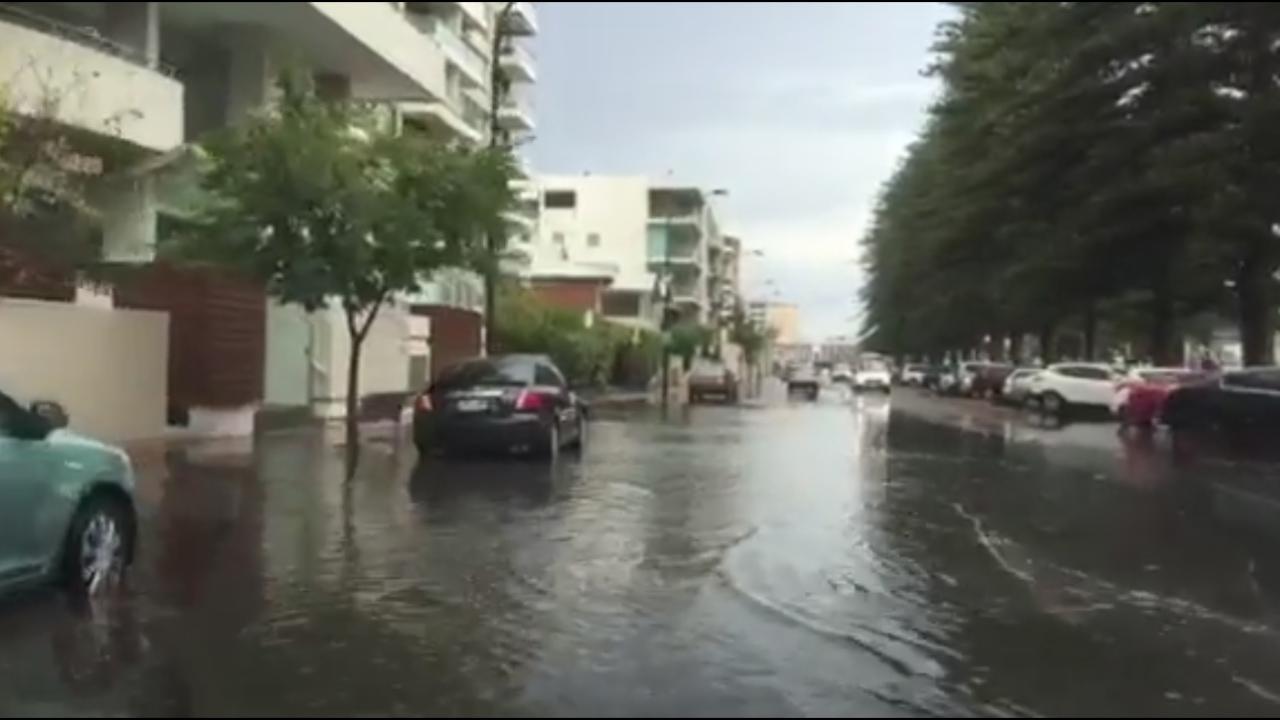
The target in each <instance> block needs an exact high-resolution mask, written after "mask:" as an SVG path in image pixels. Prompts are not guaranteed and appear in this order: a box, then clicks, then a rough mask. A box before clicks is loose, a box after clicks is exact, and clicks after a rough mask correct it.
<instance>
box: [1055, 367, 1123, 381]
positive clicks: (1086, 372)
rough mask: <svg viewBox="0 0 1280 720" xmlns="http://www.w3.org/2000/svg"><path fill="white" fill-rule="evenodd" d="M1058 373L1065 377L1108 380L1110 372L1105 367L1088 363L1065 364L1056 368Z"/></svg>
mask: <svg viewBox="0 0 1280 720" xmlns="http://www.w3.org/2000/svg"><path fill="white" fill-rule="evenodd" d="M1058 374H1059V375H1066V376H1067V377H1072V378H1079V379H1081V380H1110V379H1111V372H1110V371H1108V370H1106V369H1105V368H1100V367H1090V366H1088V365H1067V366H1066V367H1062V368H1059V369H1058Z"/></svg>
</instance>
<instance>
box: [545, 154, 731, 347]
mask: <svg viewBox="0 0 1280 720" xmlns="http://www.w3.org/2000/svg"><path fill="white" fill-rule="evenodd" d="M534 186H535V188H536V194H537V196H538V203H539V207H538V224H537V232H536V233H534V234H533V235H531V236H530V238H529V240H528V242H527V245H526V246H525V247H524V248H523V249H524V251H525V252H526V253H527V254H528V256H529V257H530V258H531V262H530V264H529V267H528V269H527V270H526V271H525V273H524V275H525V277H527V278H530V279H537V278H540V277H564V276H569V275H572V274H575V273H581V272H592V273H603V274H606V275H608V276H609V277H611V279H612V280H611V282H610V284H609V286H608V287H607V288H606V289H605V291H604V296H603V301H602V312H603V314H604V316H605V317H606V318H608V319H609V320H611V321H614V322H619V323H623V324H632V325H638V326H641V327H645V328H648V329H657V328H659V327H660V325H661V314H662V302H663V299H664V298H665V297H667V295H668V293H669V296H670V298H671V303H672V306H673V311H674V312H675V313H677V314H678V317H679V318H680V319H684V320H689V321H694V322H698V323H702V324H718V323H719V322H720V320H721V319H722V318H724V317H725V316H726V312H728V310H729V309H730V308H732V307H733V306H734V304H736V302H737V300H736V298H737V293H738V286H737V283H738V273H737V259H736V258H737V254H738V252H739V249H738V248H739V243H738V241H737V240H736V239H731V238H730V239H727V238H726V236H724V235H723V234H722V233H721V231H720V228H719V223H718V221H717V218H716V213H715V212H714V209H713V207H712V204H711V202H710V196H709V194H708V193H706V192H704V191H703V190H701V189H699V188H695V187H677V186H669V185H662V184H655V183H653V182H651V181H650V180H649V179H647V178H645V177H642V176H596V175H581V176H573V175H561V176H556V175H541V176H538V177H537V178H536V181H535V182H534ZM727 240H728V241H727Z"/></svg>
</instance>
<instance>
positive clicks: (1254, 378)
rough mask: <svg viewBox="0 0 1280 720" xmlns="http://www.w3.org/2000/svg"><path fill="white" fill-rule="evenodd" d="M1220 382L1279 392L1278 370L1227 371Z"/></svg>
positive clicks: (1239, 386)
mask: <svg viewBox="0 0 1280 720" xmlns="http://www.w3.org/2000/svg"><path fill="white" fill-rule="evenodd" d="M1222 384H1223V385H1226V386H1228V387H1238V388H1245V389H1248V390H1269V391H1273V392H1280V370H1240V371H1237V372H1231V373H1227V374H1226V375H1225V376H1224V377H1223V378H1222Z"/></svg>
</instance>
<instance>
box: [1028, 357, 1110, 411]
mask: <svg viewBox="0 0 1280 720" xmlns="http://www.w3.org/2000/svg"><path fill="white" fill-rule="evenodd" d="M1119 379H1120V376H1119V375H1118V374H1117V373H1116V372H1115V371H1114V370H1112V369H1111V367H1110V366H1108V365H1101V364H1096V363H1057V364H1054V365H1050V366H1049V367H1047V368H1045V369H1044V370H1043V371H1041V372H1040V374H1038V375H1036V376H1035V379H1034V380H1032V381H1031V389H1030V403H1031V404H1032V405H1033V406H1034V407H1037V408H1039V409H1040V410H1042V411H1044V413H1045V414H1047V415H1051V416H1054V417H1061V416H1062V415H1064V414H1066V413H1067V412H1068V411H1069V410H1071V409H1073V408H1077V409H1104V410H1105V409H1108V408H1109V407H1110V405H1111V398H1112V397H1113V396H1114V395H1115V383H1116V381H1117V380H1119Z"/></svg>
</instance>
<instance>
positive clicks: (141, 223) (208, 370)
mask: <svg viewBox="0 0 1280 720" xmlns="http://www.w3.org/2000/svg"><path fill="white" fill-rule="evenodd" d="M508 5H509V4H508V3H474V2H459V3H404V2H387V3H381V2H283V3H223V2H210V3H198V2H128V3H124V2H65V3H35V2H5V3H0V86H3V90H4V92H3V96H4V102H5V103H6V104H7V105H8V106H9V107H10V108H12V109H14V110H16V111H18V112H19V113H26V114H35V113H37V112H39V113H45V114H51V115H52V116H53V118H54V119H55V120H56V121H57V122H59V123H61V124H63V125H65V126H66V128H67V129H68V130H69V132H68V137H71V138H73V142H75V143H76V145H77V151H79V152H82V153H83V154H84V155H85V156H88V157H91V158H95V159H97V160H99V161H100V162H101V163H102V172H101V175H100V177H99V178H97V179H96V180H95V182H94V187H92V188H91V192H90V194H89V200H90V201H91V203H92V204H93V205H94V209H95V211H96V213H95V215H96V220H95V228H94V229H93V232H94V233H95V234H96V236H97V237H98V239H99V241H100V243H99V244H100V247H101V248H102V256H103V259H105V260H108V261H113V262H123V263H132V264H138V263H144V264H145V263H148V262H149V261H151V260H152V259H153V258H154V256H155V248H156V245H157V242H159V241H162V240H163V237H164V235H165V233H166V232H167V231H168V230H167V229H168V228H169V227H172V225H173V224H174V223H175V222H180V221H181V219H182V218H183V216H184V215H185V214H186V213H187V212H189V208H190V205H189V203H190V201H191V199H192V198H191V196H192V192H193V183H192V180H193V173H192V172H191V166H190V159H191V157H192V153H191V152H190V148H191V147H192V146H191V143H193V142H195V141H198V140H199V139H200V138H201V137H203V136H204V135H205V134H206V133H208V132H210V131H213V130H216V129H218V128H220V127H224V126H226V125H228V124H234V123H235V122H237V121H238V120H239V119H241V118H243V117H245V115H246V114H247V113H250V112H253V111H255V110H257V109H259V108H262V107H264V106H267V105H269V104H270V103H271V102H272V99H273V97H274V94H275V92H276V89H275V81H276V78H277V77H278V76H279V73H280V72H281V71H282V70H284V69H286V68H289V69H295V70H296V69H303V70H308V71H310V72H311V73H312V75H313V77H314V78H315V80H316V84H317V88H318V90H319V91H320V92H322V93H325V94H329V95H333V96H340V97H354V98H360V99H366V100H370V101H377V102H383V103H386V107H387V108H388V113H387V119H388V122H391V123H395V124H396V126H400V125H401V124H404V125H408V126H411V127H412V126H415V124H416V126H417V127H423V128H429V127H430V123H431V122H434V123H436V127H437V128H452V129H453V130H454V131H456V132H457V133H458V135H457V136H459V137H469V138H470V139H471V140H473V141H476V142H479V141H481V140H483V139H485V138H486V137H487V135H485V134H484V133H482V132H481V131H480V130H478V129H475V128H477V127H480V126H482V125H483V123H480V122H479V121H478V120H477V118H476V105H477V104H479V103H480V99H479V98H480V97H481V95H482V93H483V92H484V88H486V87H487V86H488V84H489V54H490V53H491V49H490V50H487V51H486V50H484V48H485V47H486V46H487V45H492V42H491V40H489V41H486V40H485V39H484V38H483V37H482V36H484V35H485V34H486V33H487V34H488V37H489V38H491V37H492V33H493V32H495V28H496V24H495V23H496V18H497V17H498V13H499V11H500V10H503V9H506V8H507V7H508ZM503 16H504V17H506V18H507V24H506V25H505V26H504V27H506V28H508V29H509V30H510V33H509V37H508V41H507V42H506V43H504V44H503V45H502V47H500V57H499V62H500V63H502V65H501V67H502V68H504V71H505V72H506V77H508V78H510V79H511V81H512V84H513V86H516V85H519V86H520V87H518V88H517V89H516V91H513V92H511V93H509V94H508V99H507V100H506V101H505V102H504V105H503V107H502V111H501V113H500V120H501V124H500V130H501V131H502V132H505V133H511V134H512V135H514V134H517V133H519V132H522V131H527V130H528V129H531V128H532V111H531V110H530V107H531V106H530V105H529V103H528V102H527V98H528V91H527V87H526V86H527V85H528V83H529V82H530V81H532V80H533V79H534V76H535V71H534V67H533V64H532V56H531V55H530V54H529V52H528V50H527V48H523V47H519V42H518V40H517V38H524V37H527V36H529V35H530V34H532V33H534V32H536V29H537V24H536V18H535V16H534V12H533V8H532V5H531V4H529V3H514V4H511V5H510V9H509V11H508V12H506V13H505V14H504V15H503ZM472 51H474V52H472ZM478 64H479V65H480V67H478V66H477V65H478ZM486 97H487V96H486ZM468 99H469V100H470V101H471V104H470V105H468V104H466V101H467V100H468ZM445 111H448V113H453V114H454V115H456V118H455V119H458V120H460V121H461V123H460V124H459V123H458V122H452V123H450V121H449V118H448V117H447V113H445ZM442 117H443V118H444V119H443V120H442V119H441V118H442ZM427 118H434V120H430V121H427ZM467 128H472V129H473V130H474V132H472V133H470V135H468V134H467ZM166 283H167V285H166ZM184 283H185V284H184ZM161 286H164V287H161ZM201 287H203V286H202V285H200V284H199V283H194V282H189V281H186V280H185V279H183V280H174V279H173V278H165V279H164V282H155V283H151V284H150V285H149V286H148V287H146V288H142V289H137V288H133V289H131V290H130V291H128V292H125V291H124V290H123V288H119V287H118V288H117V291H116V294H115V296H114V297H113V296H112V295H111V294H110V293H105V294H104V293H101V292H94V291H90V290H89V289H88V288H72V289H71V290H70V291H68V292H69V294H66V296H65V297H64V296H61V295H59V296H58V297H53V298H43V299H36V300H30V301H23V302H22V303H14V302H10V301H9V300H8V299H6V313H5V317H4V318H3V319H2V320H0V322H4V323H9V324H8V325H6V326H5V328H4V331H5V335H4V336H5V337H6V338H7V339H13V340H17V341H18V342H15V343H14V345H11V346H10V347H14V346H16V345H21V346H22V347H23V353H22V354H21V355H19V354H18V353H15V352H12V351H10V352H0V386H3V387H5V388H7V389H8V390H9V391H10V392H13V393H14V394H17V395H19V396H37V395H38V396H41V397H57V398H58V399H61V400H63V401H64V402H66V403H68V405H69V409H70V410H71V413H72V416H73V422H75V419H76V418H80V419H81V422H80V423H78V424H79V426H80V427H82V428H83V429H87V430H90V431H93V432H96V433H98V434H101V435H105V436H109V437H116V438H122V439H123V438H128V437H141V436H147V435H155V434H158V433H159V431H160V430H162V429H163V426H164V424H165V421H166V414H168V415H169V416H170V417H169V418H168V419H170V420H172V419H173V417H172V416H173V412H174V408H173V405H174V399H175V397H174V396H175V394H178V395H187V396H190V397H188V398H187V399H185V400H183V401H182V402H183V404H184V407H183V408H182V409H183V411H184V413H187V411H190V412H189V413H188V414H189V415H190V417H188V418H187V419H188V420H189V421H190V422H191V423H192V425H199V426H200V427H202V428H204V429H208V430H209V431H211V432H215V433H219V434H224V433H244V432H248V431H249V430H251V429H252V418H253V414H254V412H255V411H256V410H257V409H258V408H259V407H260V406H261V405H262V404H264V403H265V404H268V405H277V404H278V405H290V406H303V407H309V408H310V409H312V410H314V411H315V412H317V413H318V414H321V415H332V414H334V413H335V412H336V411H337V410H338V409H339V408H341V407H342V398H341V395H342V392H343V388H344V387H345V386H344V382H345V381H344V378H345V375H346V367H345V363H346V337H345V334H344V331H343V328H344V327H345V326H344V323H343V321H342V320H341V317H340V315H339V313H338V312H337V311H336V309H335V310H333V311H330V312H325V311H321V312H318V313H313V314H310V315H307V314H304V313H302V312H301V311H300V310H298V309H296V308H292V307H280V306H278V305H276V304H274V303H271V302H267V301H265V299H264V298H263V297H262V296H261V291H260V289H258V290H257V291H256V293H255V292H252V291H251V289H245V288H234V289H232V290H228V289H227V288H225V287H223V288H222V289H221V290H220V291H219V292H220V293H221V294H219V295H218V296H217V297H214V298H204V301H203V302H197V301H196V298H194V294H195V293H197V292H198V291H199V290H200V288H201ZM3 291H4V289H0V292H3ZM59 292H61V291H59ZM56 294H57V293H55V295H56ZM182 295H186V296H187V297H185V298H179V297H178V296H182ZM32 297H37V298H42V297H43V296H39V295H34V296H32ZM175 298H178V299H175ZM51 299H56V300H58V301H60V302H61V304H60V305H58V306H57V307H52V306H50V305H48V303H45V302H44V300H51ZM180 300H185V301H189V302H186V303H185V305H183V308H185V309H183V308H179V307H178V305H182V303H181V302H179V301H180ZM482 301H483V296H482V294H481V292H480V290H479V283H478V279H476V278H475V277H474V276H473V275H471V274H469V273H464V272H461V271H458V272H454V273H442V274H440V275H439V276H438V277H436V278H433V281H432V282H430V283H427V284H426V285H425V286H424V288H423V292H422V293H421V294H420V295H419V296H417V297H412V298H398V299H396V300H395V301H394V302H393V303H392V304H391V305H390V306H389V307H388V308H386V309H384V311H383V312H382V313H381V314H380V316H379V320H378V322H377V323H376V326H375V328H374V330H373V336H372V338H371V343H372V344H370V345H369V346H368V349H367V350H366V357H365V362H364V364H363V366H362V385H363V389H364V390H365V391H367V392H378V391H396V390H404V389H407V388H409V387H413V386H414V385H415V384H416V383H418V382H421V380H422V379H423V378H424V377H425V374H426V372H427V370H426V368H425V365H424V348H425V347H426V345H425V343H424V340H425V338H426V336H427V334H429V333H430V332H431V330H430V329H429V326H430V322H424V318H426V319H428V320H433V319H435V318H434V317H433V316H432V314H431V313H432V312H434V311H435V310H437V309H439V308H444V309H446V310H457V309H460V308H462V309H474V308H478V307H479V306H481V305H482ZM24 303H25V304H24ZM255 303H256V305H255ZM264 305H265V307H264ZM255 307H256V312H255V310H254V308H255ZM421 309H425V310H426V312H418V311H419V310H421ZM233 310H234V312H233ZM156 311H161V312H156ZM24 313H26V314H27V316H29V318H35V320H31V321H29V322H28V321H26V320H24ZM95 313H96V314H95ZM446 314H447V313H446ZM50 318H58V320H57V322H56V323H55V322H51V321H49V320H50ZM231 318H234V320H232V319H231ZM444 319H445V320H450V321H451V320H456V318H455V317H454V316H452V315H449V317H447V318H444ZM76 323H81V324H84V325H85V326H86V327H89V328H90V330H86V331H85V332H82V333H79V334H78V335H77V336H74V337H73V336H68V335H67V334H66V333H64V332H61V331H60V328H64V327H70V326H73V325H76ZM192 323H195V324H196V325H198V326H200V327H202V328H206V331H204V332H201V333H193V332H190V327H189V326H191V325H192ZM468 323H469V327H470V328H473V329H474V330H475V331H477V332H478V327H479V321H478V319H476V320H474V321H470V320H468ZM446 324H448V323H446ZM76 326H77V327H78V326H79V325H76ZM108 327H109V328H110V331H106V330H103V328H108ZM184 328H186V329H184ZM254 338H256V340H255V339H254ZM201 349H203V350H205V351H207V352H206V353H205V354H207V355H210V356H208V357H200V355H201V352H200V351H201ZM179 354H181V355H182V356H183V357H184V358H187V360H184V361H182V362H178V361H176V360H175V356H177V355H179ZM85 356H92V357H95V358H98V359H99V360H98V362H97V363H95V365H96V366H97V367H99V368H101V369H102V370H101V372H97V371H96V370H94V369H92V368H90V369H88V370H86V368H85V367H84V364H82V363H75V358H77V357H85ZM255 358H256V359H255ZM255 362H256V364H257V367H256V368H255V367H252V366H253V365H254V363H255ZM175 363H177V364H178V365H179V367H175ZM184 363H185V364H184ZM166 365H167V370H166ZM231 368H234V369H235V370H236V371H237V372H238V373H239V374H238V375H236V376H235V377H230V375H231V374H232V373H231ZM130 369H135V370H136V371H135V372H133V373H130V372H129V370H130ZM166 375H167V377H168V378H169V384H168V388H167V389H166V385H165V381H164V378H165V377H166ZM175 383H177V384H178V385H182V384H184V383H185V384H186V385H193V386H200V387H199V388H198V389H196V390H190V389H189V388H188V389H185V390H182V389H178V390H175ZM108 387H109V388H110V389H104V388H108ZM78 388H93V390H92V391H91V392H77V391H76V390H77V389H78ZM228 388H236V389H235V390H228ZM166 390H167V392H168V396H167V397H166ZM113 393H114V395H113ZM90 400H92V403H91V402H90ZM94 403H96V406H94V405H93V404H94ZM203 405H208V407H204V406H203ZM112 418H114V420H112ZM126 419H128V420H126Z"/></svg>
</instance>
